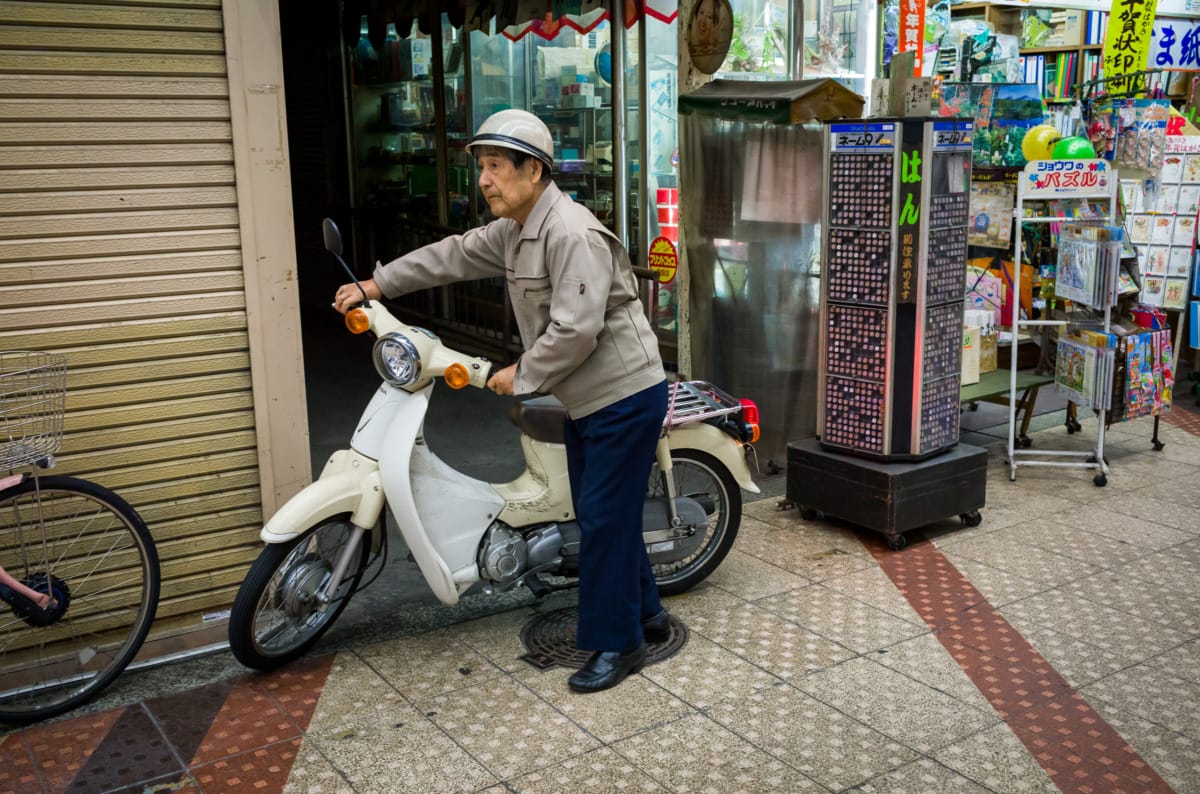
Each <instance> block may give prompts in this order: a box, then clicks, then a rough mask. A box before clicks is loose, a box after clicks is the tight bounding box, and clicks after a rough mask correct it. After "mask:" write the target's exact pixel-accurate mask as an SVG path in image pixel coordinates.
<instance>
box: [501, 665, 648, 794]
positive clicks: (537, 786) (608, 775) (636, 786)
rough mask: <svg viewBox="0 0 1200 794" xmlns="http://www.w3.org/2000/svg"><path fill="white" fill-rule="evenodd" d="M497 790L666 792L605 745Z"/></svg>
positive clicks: (535, 792)
mask: <svg viewBox="0 0 1200 794" xmlns="http://www.w3.org/2000/svg"><path fill="white" fill-rule="evenodd" d="M622 686H624V685H622ZM497 790H498V791H516V792H520V794H563V792H568V791H570V792H576V791H582V792H588V791H595V792H610V791H621V792H629V793H630V794H635V793H638V792H645V794H657V793H658V792H663V794H666V792H667V791H668V789H665V788H663V787H662V786H661V785H659V784H658V783H657V782H656V781H655V780H654V779H653V778H651V777H650V776H649V775H647V774H646V773H645V772H643V771H641V770H640V769H638V768H637V767H636V766H634V765H633V764H632V763H631V762H630V761H628V760H627V759H625V758H623V757H622V756H620V755H618V754H617V753H615V752H613V751H612V750H610V749H609V748H607V747H601V748H600V749H599V750H592V751H591V752H588V753H584V754H583V755H577V756H575V757H574V758H569V759H567V760H566V761H564V762H563V763H561V764H556V765H554V766H549V767H546V768H545V769H539V770H538V771H536V772H529V773H528V774H524V775H521V776H520V777H517V778H513V779H512V780H509V781H508V787H507V788H504V789H497Z"/></svg>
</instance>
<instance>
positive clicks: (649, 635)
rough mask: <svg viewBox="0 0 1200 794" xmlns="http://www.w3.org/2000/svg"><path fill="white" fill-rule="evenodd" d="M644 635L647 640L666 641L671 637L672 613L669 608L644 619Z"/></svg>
mask: <svg viewBox="0 0 1200 794" xmlns="http://www.w3.org/2000/svg"><path fill="white" fill-rule="evenodd" d="M642 636H643V637H645V638H646V642H666V641H667V640H669V639H670V638H671V615H670V613H668V612H667V610H665V609H664V610H663V611H662V612H659V613H658V614H657V615H655V616H654V617H652V618H645V619H644V620H643V621H642Z"/></svg>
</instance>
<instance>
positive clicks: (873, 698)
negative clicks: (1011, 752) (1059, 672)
mask: <svg viewBox="0 0 1200 794" xmlns="http://www.w3.org/2000/svg"><path fill="white" fill-rule="evenodd" d="M794 683H795V686H796V687H797V688H798V689H800V690H801V691H803V692H805V693H807V694H809V695H811V696H813V697H815V698H816V699H817V700H820V701H821V702H823V703H826V704H828V705H830V706H832V707H833V708H835V709H837V710H838V711H840V712H842V713H843V714H846V715H847V716H849V717H852V718H854V719H856V720H858V721H859V722H862V723H865V724H866V725H868V726H869V727H872V728H874V729H875V730H877V731H879V732H881V733H884V734H887V735H888V736H890V737H891V738H893V739H895V740H896V741H898V742H900V743H901V744H904V745H906V746H908V747H912V748H914V749H916V750H919V751H921V752H924V753H927V752H929V751H931V750H934V749H937V748H939V747H945V746H946V745H948V744H952V743H954V742H955V741H957V740H958V739H961V738H962V737H964V736H967V735H969V734H972V733H975V732H977V731H979V730H982V729H983V728H985V727H987V726H989V725H993V724H995V723H996V722H998V721H999V719H998V718H997V717H995V716H991V717H989V716H987V715H985V714H983V713H982V712H980V711H977V710H976V709H970V708H963V704H962V703H961V702H960V701H958V700H955V699H954V698H952V697H950V696H949V695H947V694H945V693H944V692H938V691H937V690H935V689H933V688H932V687H929V686H926V685H925V684H922V683H920V682H918V681H915V680H913V679H911V678H909V677H907V676H904V675H901V674H900V673H898V672H896V671H894V670H889V669H887V668H886V667H884V666H882V665H880V664H877V663H875V662H874V661H871V660H870V659H865V658H857V659H851V660H850V661H848V662H845V663H843V664H840V665H838V666H836V667H832V668H830V669H828V670H822V671H821V672H819V673H813V674H812V675H809V676H805V677H804V678H800V679H797V680H796V681H795V682H794Z"/></svg>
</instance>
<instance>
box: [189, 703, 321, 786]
mask: <svg viewBox="0 0 1200 794" xmlns="http://www.w3.org/2000/svg"><path fill="white" fill-rule="evenodd" d="M301 733H302V732H301V730H300V728H299V727H298V726H297V725H296V723H295V722H293V721H292V719H291V718H290V717H289V716H288V715H287V714H285V713H284V712H283V710H282V709H281V708H279V707H278V706H277V705H276V704H275V702H274V701H273V700H272V699H271V698H268V697H267V696H266V695H265V694H263V692H262V691H261V690H259V689H258V687H257V686H255V684H254V679H244V680H242V681H240V682H238V683H237V684H236V685H234V687H233V688H232V689H231V690H230V692H229V694H228V695H227V696H226V698H225V703H224V704H223V705H222V706H221V710H220V711H218V712H217V715H216V716H215V717H214V718H213V720H212V725H211V727H210V728H209V729H208V732H207V733H206V734H205V736H204V739H203V740H202V741H201V742H200V745H199V746H198V747H197V748H196V751H195V753H193V755H192V757H191V759H190V760H189V759H187V758H185V759H184V761H186V762H187V763H188V766H189V767H193V766H196V765H199V764H205V763H208V762H210V761H216V760H217V759H219V758H225V757H227V756H233V755H241V754H243V753H246V752H248V751H251V750H254V749H256V748H258V747H263V746H265V745H269V744H277V743H279V742H284V741H287V740H288V739H294V738H297V737H299V736H300V735H301ZM203 785H204V783H203V781H202V782H201V786H203Z"/></svg>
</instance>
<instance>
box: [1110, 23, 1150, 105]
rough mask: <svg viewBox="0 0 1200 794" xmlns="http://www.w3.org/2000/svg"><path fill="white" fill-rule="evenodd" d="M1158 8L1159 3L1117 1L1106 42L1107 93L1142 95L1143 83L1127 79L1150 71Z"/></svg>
mask: <svg viewBox="0 0 1200 794" xmlns="http://www.w3.org/2000/svg"><path fill="white" fill-rule="evenodd" d="M1157 7H1158V0H1113V4H1112V11H1110V12H1109V16H1108V35H1107V36H1106V37H1105V41H1104V78H1105V85H1104V88H1105V91H1106V92H1107V93H1109V94H1118V93H1122V92H1125V91H1134V90H1136V91H1137V92H1138V93H1139V94H1140V93H1141V90H1140V89H1141V87H1142V85H1143V84H1141V83H1136V82H1134V81H1129V80H1126V79H1125V76H1126V75H1129V74H1133V73H1135V72H1140V71H1142V70H1143V69H1145V68H1146V61H1147V59H1148V58H1149V56H1150V43H1151V40H1152V38H1153V36H1152V35H1151V34H1152V31H1153V29H1154V11H1155V9H1156V8H1157Z"/></svg>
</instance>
